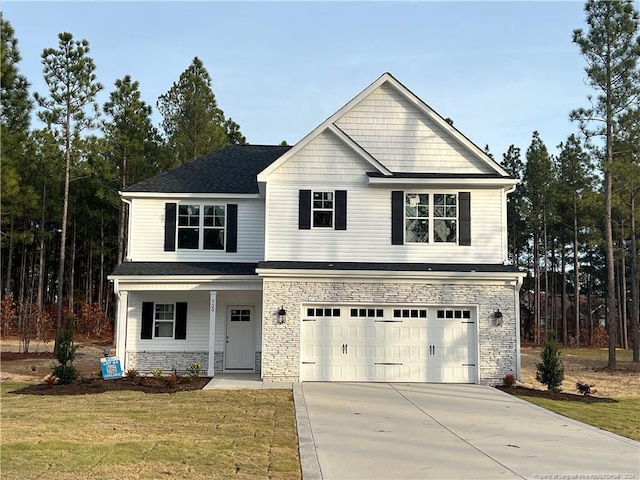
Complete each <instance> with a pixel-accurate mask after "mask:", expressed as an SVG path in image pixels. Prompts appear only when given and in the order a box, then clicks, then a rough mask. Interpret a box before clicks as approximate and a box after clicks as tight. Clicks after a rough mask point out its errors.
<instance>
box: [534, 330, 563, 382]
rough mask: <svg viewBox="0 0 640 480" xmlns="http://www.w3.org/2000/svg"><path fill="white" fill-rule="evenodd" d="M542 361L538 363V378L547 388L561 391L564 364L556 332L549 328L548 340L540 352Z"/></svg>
mask: <svg viewBox="0 0 640 480" xmlns="http://www.w3.org/2000/svg"><path fill="white" fill-rule="evenodd" d="M540 357H541V358H542V361H541V362H540V363H537V364H536V368H537V372H536V380H537V381H539V382H540V383H542V384H543V385H546V386H547V390H550V391H552V392H559V391H560V390H561V388H560V387H561V386H562V381H563V380H564V365H563V363H562V360H561V359H560V351H559V349H558V342H557V341H556V332H555V331H553V330H547V341H546V342H545V344H544V349H543V350H542V353H541V354H540Z"/></svg>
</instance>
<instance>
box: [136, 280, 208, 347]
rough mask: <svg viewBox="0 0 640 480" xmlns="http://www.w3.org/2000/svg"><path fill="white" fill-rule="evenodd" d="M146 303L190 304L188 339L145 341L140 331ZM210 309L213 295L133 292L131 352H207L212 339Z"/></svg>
mask: <svg viewBox="0 0 640 480" xmlns="http://www.w3.org/2000/svg"><path fill="white" fill-rule="evenodd" d="M143 302H154V304H155V305H160V304H163V305H164V304H173V305H175V303H176V302H186V303H187V338H186V339H185V340H175V339H173V337H155V336H154V338H152V339H148V340H142V339H141V338H140V329H141V326H142V303H143ZM155 305H154V308H155ZM208 307H209V295H208V293H205V292H135V293H133V292H132V293H131V294H129V314H128V319H127V324H128V325H127V327H128V328H127V350H128V351H134V350H138V351H139V350H149V351H163V350H166V351H174V352H175V351H206V350H207V348H208V339H209V310H208ZM154 311H155V310H154ZM154 323H155V319H154Z"/></svg>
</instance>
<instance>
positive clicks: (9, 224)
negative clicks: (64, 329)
mask: <svg viewBox="0 0 640 480" xmlns="http://www.w3.org/2000/svg"><path fill="white" fill-rule="evenodd" d="M585 14H586V26H587V29H586V30H585V31H583V30H582V29H578V30H576V31H574V33H573V42H574V44H575V45H576V47H577V48H576V55H578V54H582V55H583V56H584V58H585V61H586V68H585V71H586V78H587V81H588V83H589V85H590V86H591V87H592V88H593V98H592V99H591V101H590V102H589V101H588V100H587V99H585V104H586V105H587V104H590V107H589V108H580V106H578V105H577V106H576V107H577V108H576V110H574V111H572V112H567V115H570V116H571V118H572V119H573V120H574V121H575V122H576V125H578V126H579V131H580V133H579V134H575V133H568V135H567V138H566V140H565V141H563V142H562V143H560V144H559V145H556V146H553V148H552V149H551V150H550V148H549V147H548V146H547V145H545V143H544V140H543V139H542V138H541V137H540V135H539V134H538V133H537V132H533V133H532V139H531V143H530V144H529V145H528V146H527V147H526V149H524V150H523V148H521V147H520V146H516V145H511V146H510V147H509V148H508V150H507V151H506V152H503V153H502V155H501V157H500V158H496V159H495V160H496V161H498V162H499V163H500V164H501V165H502V166H503V167H504V168H505V169H506V170H507V171H508V172H509V173H511V174H512V175H514V176H516V177H518V178H521V179H522V182H521V184H520V185H518V187H517V189H516V191H515V192H514V193H512V194H511V195H510V196H509V198H508V206H507V222H508V228H509V240H508V251H509V258H510V260H511V261H512V262H513V263H514V264H515V265H517V266H518V267H521V268H523V269H524V270H526V271H527V272H528V276H527V278H526V279H525V283H524V285H523V288H522V291H521V319H522V329H521V333H522V338H523V340H525V341H530V342H533V343H536V344H540V343H542V342H543V341H544V338H545V336H546V335H545V332H546V330H548V329H553V330H554V331H556V332H557V335H558V339H559V340H560V342H561V343H563V344H564V345H565V346H587V345H600V344H601V343H604V344H606V345H608V346H609V349H610V359H609V360H610V364H615V347H616V346H617V347H623V348H628V347H629V346H632V347H633V350H634V356H633V358H634V361H635V362H638V361H639V359H638V316H639V314H638V302H639V300H638V288H639V285H638V284H639V275H638V265H637V264H638V246H637V239H638V233H637V226H636V223H637V219H636V214H637V212H638V203H640V202H639V201H638V192H639V191H640V158H639V156H640V105H639V94H640V70H639V65H638V61H637V59H638V57H639V56H640V36H639V33H638V32H639V28H638V12H637V11H636V10H635V9H634V6H633V3H632V2H630V1H627V0H618V1H614V2H608V1H603V0H589V1H587V3H586V4H585ZM1 21H2V25H1V30H2V42H1V44H2V77H1V87H2V90H1V94H2V104H1V106H0V107H1V109H0V128H1V132H0V133H1V138H2V142H1V144H0V148H1V155H2V176H1V181H2V185H1V187H2V191H1V195H2V197H1V201H2V218H1V221H2V236H1V242H2V243H1V247H2V266H1V267H2V272H3V274H2V285H1V289H2V312H1V327H2V335H3V336H6V335H20V336H21V338H22V339H23V348H25V349H27V348H28V342H29V340H30V339H32V338H33V339H35V338H39V337H40V336H44V335H47V334H50V332H51V330H53V329H56V328H57V329H59V328H60V322H61V319H62V318H64V317H65V316H66V315H67V314H69V313H70V314H73V315H74V316H75V317H76V319H77V322H78V325H77V329H78V330H79V331H81V332H84V333H85V334H86V335H88V336H98V335H105V334H108V333H109V329H110V328H111V324H112V319H113V317H114V315H113V314H114V308H115V302H116V299H115V297H114V295H113V290H112V287H111V285H109V283H108V282H107V280H106V276H107V275H108V274H109V273H110V272H111V271H113V269H114V268H115V267H116V266H117V265H119V264H120V263H121V262H122V261H123V259H124V258H125V256H126V238H127V213H128V212H127V206H126V204H124V203H122V202H120V200H119V195H118V191H120V190H122V189H124V188H126V187H127V186H129V185H132V184H134V183H137V182H139V181H141V180H144V179H146V178H149V177H151V176H153V175H155V174H157V173H159V172H162V171H164V170H167V169H169V168H172V167H175V166H178V165H180V164H183V163H185V162H188V161H190V160H193V159H195V158H197V157H198V156H200V155H203V154H205V153H208V152H211V151H215V150H217V149H219V148H222V147H223V146H225V145H229V144H244V143H246V142H247V139H246V138H245V137H244V136H243V134H242V133H241V129H240V126H239V125H238V124H237V123H236V122H235V121H234V120H233V119H232V118H231V117H230V116H228V115H226V114H225V113H224V112H223V111H222V110H221V109H220V108H219V107H218V105H217V101H216V98H215V95H214V93H213V90H212V79H211V77H210V75H209V73H208V72H207V70H206V68H205V66H204V64H203V63H202V61H201V60H200V59H199V58H197V57H196V58H194V59H193V61H192V62H191V64H190V65H189V66H188V67H187V69H186V70H185V71H184V72H182V73H181V74H180V76H179V78H178V79H177V80H176V81H175V82H174V83H173V85H172V86H171V88H170V89H169V90H168V91H167V92H166V93H164V94H163V95H161V96H160V97H159V98H158V100H157V102H156V105H155V108H157V111H158V112H159V113H160V115H161V117H162V121H161V124H160V125H159V126H157V125H154V124H153V122H152V109H153V108H154V107H153V106H151V105H148V104H146V103H145V102H144V101H143V100H142V99H141V90H140V89H141V88H142V87H141V86H140V84H139V83H138V82H137V81H136V80H135V79H133V78H131V76H130V75H123V77H122V78H121V79H118V80H116V82H115V83H114V85H113V86H111V87H110V88H111V91H110V93H109V98H108V100H107V101H106V102H105V103H104V104H103V105H99V104H97V103H96V94H97V93H98V92H99V91H101V90H102V89H104V88H105V87H104V86H103V85H102V84H101V83H100V82H99V81H98V78H97V77H96V74H95V69H96V65H95V63H94V60H93V58H92V57H91V56H90V46H89V42H88V41H87V40H84V39H83V40H77V39H75V38H74V37H73V35H72V34H71V33H61V34H60V35H59V36H58V39H57V41H58V43H57V46H55V47H52V48H45V49H44V50H43V53H42V64H43V76H44V79H45V82H46V84H47V87H48V90H47V91H42V92H32V91H31V90H30V83H29V79H27V78H25V77H24V75H22V74H21V73H20V61H21V57H20V52H19V48H18V41H17V35H16V33H15V32H14V30H13V29H12V27H11V24H10V22H9V21H8V20H7V19H5V18H2V20H1ZM34 114H35V115H36V116H37V117H38V118H39V120H40V121H41V124H42V126H41V127H39V128H34V127H33V126H32V122H31V119H32V116H33V115H34ZM450 123H453V122H452V121H450ZM283 143H285V142H283ZM486 152H487V153H488V154H489V155H490V156H492V157H493V155H492V154H491V152H490V151H489V146H487V147H486ZM612 349H613V351H612Z"/></svg>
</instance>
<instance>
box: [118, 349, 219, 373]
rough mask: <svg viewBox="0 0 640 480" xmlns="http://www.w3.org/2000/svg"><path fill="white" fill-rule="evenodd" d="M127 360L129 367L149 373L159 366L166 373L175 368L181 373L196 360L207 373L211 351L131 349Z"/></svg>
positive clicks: (203, 371)
mask: <svg viewBox="0 0 640 480" xmlns="http://www.w3.org/2000/svg"><path fill="white" fill-rule="evenodd" d="M127 361H128V365H127V368H135V369H136V370H138V371H139V372H140V373H149V372H151V371H152V370H154V369H156V368H158V367H162V369H163V370H164V372H165V373H171V372H172V371H173V370H174V369H176V370H178V373H180V372H184V371H186V370H187V368H189V366H190V365H191V364H193V363H194V362H199V363H200V368H201V369H202V373H201V374H202V375H206V374H207V365H208V364H209V353H208V352H166V351H163V352H148V351H142V352H132V351H130V352H127ZM216 367H217V365H216ZM221 369H222V368H221Z"/></svg>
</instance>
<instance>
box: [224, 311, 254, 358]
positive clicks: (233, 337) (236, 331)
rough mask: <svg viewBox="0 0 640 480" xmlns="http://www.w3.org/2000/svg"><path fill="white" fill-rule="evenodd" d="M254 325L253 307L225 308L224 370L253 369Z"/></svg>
mask: <svg viewBox="0 0 640 480" xmlns="http://www.w3.org/2000/svg"><path fill="white" fill-rule="evenodd" d="M255 347H256V345H255V325H254V320H253V308H252V307H246V306H237V307H229V308H228V309H227V338H226V345H225V370H245V371H253V370H254V369H255V355H256V348H255Z"/></svg>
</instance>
